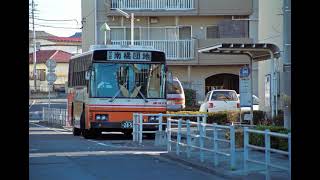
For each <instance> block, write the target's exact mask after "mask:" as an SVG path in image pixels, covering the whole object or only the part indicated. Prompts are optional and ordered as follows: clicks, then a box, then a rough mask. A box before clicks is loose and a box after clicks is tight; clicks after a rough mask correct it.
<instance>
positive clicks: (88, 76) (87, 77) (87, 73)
mask: <svg viewBox="0 0 320 180" xmlns="http://www.w3.org/2000/svg"><path fill="white" fill-rule="evenodd" d="M90 72H91V71H90V70H88V71H86V80H89V79H90Z"/></svg>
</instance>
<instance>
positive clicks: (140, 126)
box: [139, 113, 143, 144]
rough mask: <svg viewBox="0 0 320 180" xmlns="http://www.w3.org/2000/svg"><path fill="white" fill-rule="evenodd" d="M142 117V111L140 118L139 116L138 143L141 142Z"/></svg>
mask: <svg viewBox="0 0 320 180" xmlns="http://www.w3.org/2000/svg"><path fill="white" fill-rule="evenodd" d="M142 123H143V117H142V113H140V118H139V144H141V143H142V131H143V126H142Z"/></svg>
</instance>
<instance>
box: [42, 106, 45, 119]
mask: <svg viewBox="0 0 320 180" xmlns="http://www.w3.org/2000/svg"><path fill="white" fill-rule="evenodd" d="M44 108H45V107H43V108H42V121H45V115H44Z"/></svg>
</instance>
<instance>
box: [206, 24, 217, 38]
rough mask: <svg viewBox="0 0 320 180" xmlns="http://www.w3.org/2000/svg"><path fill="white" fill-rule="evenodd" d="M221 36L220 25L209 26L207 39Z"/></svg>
mask: <svg viewBox="0 0 320 180" xmlns="http://www.w3.org/2000/svg"><path fill="white" fill-rule="evenodd" d="M216 38H219V27H218V26H207V31H206V39H216Z"/></svg>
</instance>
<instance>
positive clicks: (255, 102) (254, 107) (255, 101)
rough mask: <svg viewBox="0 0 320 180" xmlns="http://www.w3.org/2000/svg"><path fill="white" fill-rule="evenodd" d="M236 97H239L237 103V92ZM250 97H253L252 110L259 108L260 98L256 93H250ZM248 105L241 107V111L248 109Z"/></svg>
mask: <svg viewBox="0 0 320 180" xmlns="http://www.w3.org/2000/svg"><path fill="white" fill-rule="evenodd" d="M238 98H239V103H240V94H238ZM252 98H253V103H252V104H253V110H254V111H257V110H259V109H260V108H259V102H260V99H259V98H258V97H257V96H256V95H252ZM250 110H251V109H250V107H241V111H250Z"/></svg>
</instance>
